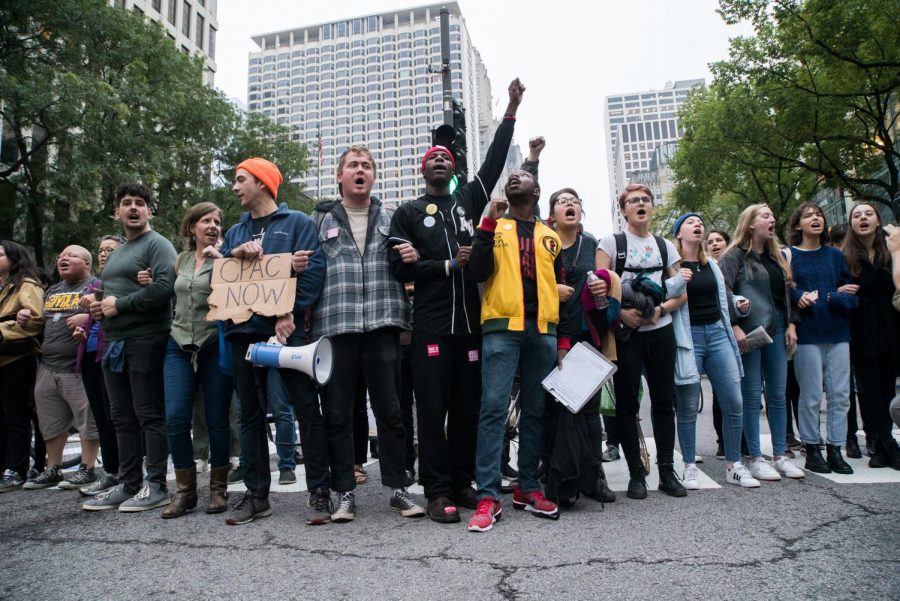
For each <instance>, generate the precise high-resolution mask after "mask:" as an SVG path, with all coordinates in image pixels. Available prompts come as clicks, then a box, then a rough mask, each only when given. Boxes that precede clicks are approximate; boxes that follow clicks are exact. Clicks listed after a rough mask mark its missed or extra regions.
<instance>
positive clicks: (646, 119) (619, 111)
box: [603, 79, 705, 229]
mask: <svg viewBox="0 0 900 601" xmlns="http://www.w3.org/2000/svg"><path fill="white" fill-rule="evenodd" d="M704 84H705V82H704V80H703V79H688V80H683V81H676V82H674V83H672V82H667V83H666V85H665V87H663V89H662V90H647V91H645V92H633V93H629V94H616V95H613V96H607V97H606V102H605V105H604V108H603V118H604V123H605V127H606V160H607V173H608V174H609V194H610V198H611V203H612V218H613V222H614V223H615V224H616V226H617V228H619V229H621V228H622V226H623V225H624V223H623V222H622V218H621V214H620V212H619V204H618V202H617V201H616V198H617V197H618V195H619V193H620V192H621V191H622V190H623V189H624V188H625V186H626V185H628V184H629V183H631V181H632V180H634V179H635V176H639V177H641V178H643V177H644V176H643V175H640V174H641V173H647V172H649V171H650V168H651V162H652V161H653V158H654V152H655V151H656V150H657V148H658V147H660V146H664V147H665V146H666V145H668V144H670V143H672V142H677V140H678V139H679V138H681V136H682V135H683V134H684V130H683V129H682V128H681V126H680V124H679V123H678V109H679V108H681V106H682V105H683V104H684V103H685V101H686V100H687V97H688V92H689V91H690V89H691V88H693V87H694V86H702V85H704ZM672 148H674V147H669V149H672ZM666 158H667V157H666ZM656 162H657V164H661V163H662V161H661V160H660V156H659V153H657V161H656ZM665 162H666V163H668V161H667V160H666V161H665ZM659 202H661V199H657V203H659Z"/></svg>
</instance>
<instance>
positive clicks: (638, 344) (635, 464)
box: [613, 324, 675, 475]
mask: <svg viewBox="0 0 900 601" xmlns="http://www.w3.org/2000/svg"><path fill="white" fill-rule="evenodd" d="M616 354H617V355H618V361H617V362H616V365H617V366H618V371H616V374H615V376H613V385H614V387H615V390H616V427H617V428H618V432H619V439H620V440H621V442H622V451H623V452H624V453H625V459H626V460H627V461H628V468H629V470H630V471H631V474H632V475H634V474H642V473H643V472H642V471H639V470H643V463H642V462H641V451H640V443H639V442H638V431H637V415H638V411H639V409H640V399H639V398H638V394H637V393H638V387H639V386H640V381H641V371H642V370H645V371H646V374H647V387H648V388H649V392H650V404H651V408H650V420H651V422H652V424H653V436H654V438H655V439H656V453H657V455H656V457H657V463H658V464H671V463H672V461H673V457H674V449H675V332H674V329H673V328H672V325H671V324H670V325H667V326H664V327H662V328H658V329H656V330H650V331H647V332H637V331H635V332H632V334H631V337H630V338H629V339H628V340H627V341H621V340H618V341H616Z"/></svg>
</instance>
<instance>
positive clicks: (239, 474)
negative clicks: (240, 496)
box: [228, 465, 247, 484]
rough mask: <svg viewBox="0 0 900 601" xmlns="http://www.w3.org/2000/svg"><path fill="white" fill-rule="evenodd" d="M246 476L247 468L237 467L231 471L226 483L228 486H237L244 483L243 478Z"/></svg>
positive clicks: (243, 466)
mask: <svg viewBox="0 0 900 601" xmlns="http://www.w3.org/2000/svg"><path fill="white" fill-rule="evenodd" d="M246 475H247V466H246V465H239V466H237V468H236V469H233V470H231V473H230V474H228V483H229V484H238V483H240V482H243V481H244V476H246Z"/></svg>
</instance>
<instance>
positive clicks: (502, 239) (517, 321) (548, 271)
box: [469, 217, 571, 348]
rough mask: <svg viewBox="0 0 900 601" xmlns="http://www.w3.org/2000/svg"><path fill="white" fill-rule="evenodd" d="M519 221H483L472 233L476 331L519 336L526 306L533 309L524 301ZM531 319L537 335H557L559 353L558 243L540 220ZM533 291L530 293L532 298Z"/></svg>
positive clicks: (564, 342)
mask: <svg viewBox="0 0 900 601" xmlns="http://www.w3.org/2000/svg"><path fill="white" fill-rule="evenodd" d="M518 228H519V222H517V221H516V220H515V219H509V218H506V217H504V218H502V219H500V220H498V221H494V220H492V219H489V218H487V217H485V218H484V219H482V222H481V225H480V226H479V228H478V231H477V232H476V234H475V241H474V244H473V246H472V255H471V259H470V262H469V269H470V270H471V272H470V276H472V277H474V278H475V279H476V280H477V281H483V282H485V285H484V298H483V299H482V302H481V327H482V332H483V333H485V334H488V333H490V332H498V331H512V332H521V331H523V330H524V329H525V320H526V305H530V306H532V307H533V306H535V302H534V301H535V299H534V298H531V299H526V295H527V294H528V292H527V288H526V286H525V285H524V283H523V277H522V267H521V257H520V248H519V232H518ZM533 237H534V243H533V248H534V263H535V277H534V284H535V285H534V286H533V287H531V289H532V290H536V294H537V299H536V301H537V302H536V307H537V311H536V314H533V315H529V316H527V317H533V318H535V319H536V322H537V328H538V331H539V332H541V333H542V334H551V335H554V336H557V339H558V340H557V346H558V347H559V348H569V344H570V341H569V338H570V336H571V333H570V332H569V324H568V319H566V317H565V314H560V310H559V290H558V289H557V287H556V285H557V283H558V282H563V281H564V279H563V273H562V254H561V253H562V244H561V243H560V240H559V236H558V235H557V234H556V232H555V231H553V230H552V229H550V228H549V227H548V226H547V225H546V224H544V222H542V221H540V220H535V221H534V236H533ZM533 293H534V292H532V294H533Z"/></svg>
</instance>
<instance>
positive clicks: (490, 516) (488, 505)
mask: <svg viewBox="0 0 900 601" xmlns="http://www.w3.org/2000/svg"><path fill="white" fill-rule="evenodd" d="M501 517H503V511H502V509H501V508H500V501H498V500H497V499H491V498H490V497H488V498H485V499H481V500H480V501H478V509H476V510H475V515H473V516H472V519H471V520H469V531H470V532H487V531H488V530H490V529H491V528H493V526H494V522H496V521H497V520H499V519H500V518H501Z"/></svg>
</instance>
